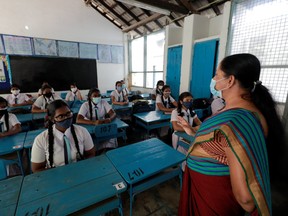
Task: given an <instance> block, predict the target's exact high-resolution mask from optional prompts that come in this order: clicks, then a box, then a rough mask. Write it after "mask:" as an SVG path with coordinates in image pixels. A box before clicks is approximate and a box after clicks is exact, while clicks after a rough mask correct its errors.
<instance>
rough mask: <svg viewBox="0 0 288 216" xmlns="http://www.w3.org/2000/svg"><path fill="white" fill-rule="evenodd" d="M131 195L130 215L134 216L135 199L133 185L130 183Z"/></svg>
mask: <svg viewBox="0 0 288 216" xmlns="http://www.w3.org/2000/svg"><path fill="white" fill-rule="evenodd" d="M129 196H130V216H132V215H133V214H132V212H133V201H134V196H133V187H132V185H130V189H129Z"/></svg>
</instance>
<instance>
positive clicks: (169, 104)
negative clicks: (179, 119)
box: [156, 85, 177, 112]
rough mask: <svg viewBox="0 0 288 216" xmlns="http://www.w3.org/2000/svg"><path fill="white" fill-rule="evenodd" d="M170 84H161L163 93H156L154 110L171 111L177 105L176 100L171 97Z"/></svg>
mask: <svg viewBox="0 0 288 216" xmlns="http://www.w3.org/2000/svg"><path fill="white" fill-rule="evenodd" d="M170 94H171V90H170V86H168V85H164V86H163V95H159V94H158V95H157V98H156V111H159V110H160V111H163V112H172V111H173V110H174V109H175V108H176V107H177V102H176V101H175V100H174V98H173V97H171V95H170Z"/></svg>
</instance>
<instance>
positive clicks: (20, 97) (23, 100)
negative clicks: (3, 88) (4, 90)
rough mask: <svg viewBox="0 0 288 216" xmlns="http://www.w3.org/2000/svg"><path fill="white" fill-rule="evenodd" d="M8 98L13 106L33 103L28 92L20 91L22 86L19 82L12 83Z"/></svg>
mask: <svg viewBox="0 0 288 216" xmlns="http://www.w3.org/2000/svg"><path fill="white" fill-rule="evenodd" d="M6 100H7V101H8V104H9V106H11V107H16V106H23V105H28V104H33V101H32V100H31V99H30V98H29V97H28V96H27V95H26V94H22V93H20V86H19V85H17V84H12V85H11V94H10V95H8V96H7V97H6Z"/></svg>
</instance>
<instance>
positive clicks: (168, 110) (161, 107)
mask: <svg viewBox="0 0 288 216" xmlns="http://www.w3.org/2000/svg"><path fill="white" fill-rule="evenodd" d="M156 105H157V106H158V108H159V110H161V111H163V112H172V111H173V109H170V108H166V107H164V106H163V104H162V103H157V104H156Z"/></svg>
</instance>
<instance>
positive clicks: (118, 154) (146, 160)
mask: <svg viewBox="0 0 288 216" xmlns="http://www.w3.org/2000/svg"><path fill="white" fill-rule="evenodd" d="M106 155H107V157H108V158H109V159H110V160H111V162H112V163H113V165H114V166H115V168H116V169H117V170H118V172H119V173H120V174H121V176H122V177H123V178H124V179H125V181H126V182H127V183H128V184H129V195H130V215H132V209H133V197H134V196H135V195H136V194H137V193H140V192H142V191H145V190H147V189H149V188H151V187H153V186H155V185H157V184H160V183H162V182H164V181H167V180H168V179H171V178H173V177H175V176H178V175H179V176H180V181H181V176H182V171H181V169H180V168H179V167H178V166H177V168H174V169H172V167H174V166H176V165H178V164H180V163H181V162H182V161H184V160H185V156H184V155H183V154H181V153H180V152H177V151H176V150H175V149H173V148H171V147H170V146H168V145H167V144H165V143H163V142H162V141H161V140H159V139H156V138H153V139H149V140H145V141H142V142H139V143H136V144H131V145H128V146H124V147H121V148H117V149H114V150H111V151H108V152H107V153H106ZM169 168H171V169H169Z"/></svg>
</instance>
